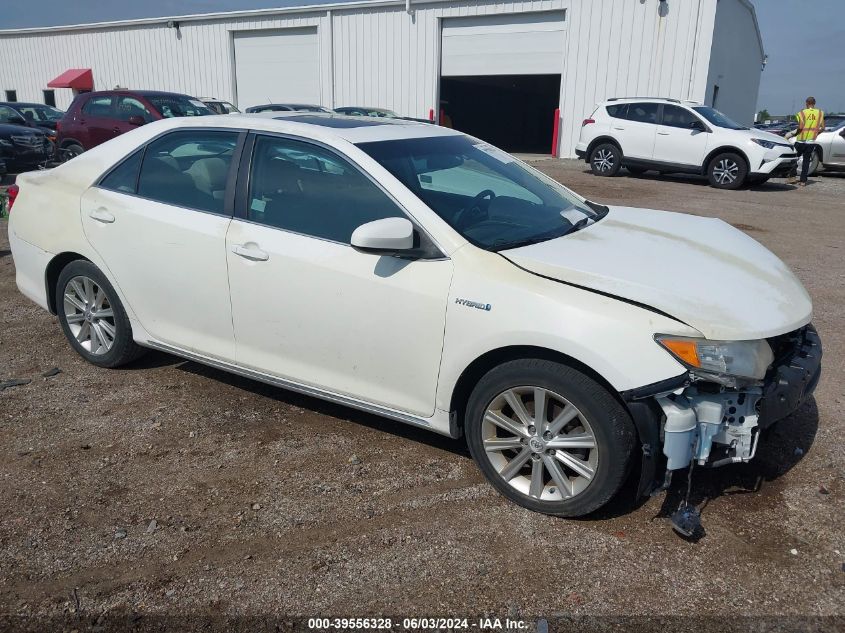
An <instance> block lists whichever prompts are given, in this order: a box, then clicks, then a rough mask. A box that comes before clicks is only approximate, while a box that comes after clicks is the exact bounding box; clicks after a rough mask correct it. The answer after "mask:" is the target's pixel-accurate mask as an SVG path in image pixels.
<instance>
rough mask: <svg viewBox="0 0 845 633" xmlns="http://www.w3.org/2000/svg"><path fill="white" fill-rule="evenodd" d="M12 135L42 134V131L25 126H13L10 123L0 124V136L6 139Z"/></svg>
mask: <svg viewBox="0 0 845 633" xmlns="http://www.w3.org/2000/svg"><path fill="white" fill-rule="evenodd" d="M12 134H40V135H43V134H44V130H39V129H36V128H32V127H27V126H25V125H14V124H11V123H0V135H2V136H3V137H4V138H8V137H9V136H10V135H12Z"/></svg>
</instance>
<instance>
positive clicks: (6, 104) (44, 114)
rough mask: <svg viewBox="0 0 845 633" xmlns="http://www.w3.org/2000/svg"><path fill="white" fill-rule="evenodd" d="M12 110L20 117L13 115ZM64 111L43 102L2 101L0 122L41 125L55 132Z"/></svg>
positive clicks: (40, 126)
mask: <svg viewBox="0 0 845 633" xmlns="http://www.w3.org/2000/svg"><path fill="white" fill-rule="evenodd" d="M9 110H12V111H13V112H14V113H15V114H17V115H18V116H19V117H20V118H16V117H11V113H10V112H9ZM64 114H65V113H64V112H62V111H61V110H59V109H58V108H54V107H53V106H48V105H45V104H43V103H25V102H19V101H3V102H0V123H13V124H15V125H26V126H28V127H39V128H43V129H45V130H50V131H53V132H55V130H56V123H57V122H58V121H59V120H60V119H61V118H62V117H63V116H64ZM10 119H11V120H10Z"/></svg>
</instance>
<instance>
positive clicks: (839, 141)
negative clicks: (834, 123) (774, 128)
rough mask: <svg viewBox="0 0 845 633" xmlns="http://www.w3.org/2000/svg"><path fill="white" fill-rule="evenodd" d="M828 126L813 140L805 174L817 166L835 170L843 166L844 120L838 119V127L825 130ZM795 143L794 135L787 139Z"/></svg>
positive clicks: (816, 169)
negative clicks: (813, 148)
mask: <svg viewBox="0 0 845 633" xmlns="http://www.w3.org/2000/svg"><path fill="white" fill-rule="evenodd" d="M828 128H829V126H827V125H825V128H824V129H825V130H826V131H825V132H822V133H821V134H819V135H818V136H817V137H816V140H815V141H813V145H815V151H814V152H813V155H812V159H811V162H810V166H809V168H808V169H807V174H809V175H810V176H812V175H813V174H815V173H816V172H817V171H818V170H819V167H820V166H821V167H824V169H826V170H831V171H836V170H841V169H843V168H845V120H840V121H839V127H837V128H835V129H833V130H829V131H827V130H828ZM789 142H790V143H795V137H794V136H793V137H792V138H790V139H789Z"/></svg>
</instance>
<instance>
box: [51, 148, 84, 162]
mask: <svg viewBox="0 0 845 633" xmlns="http://www.w3.org/2000/svg"><path fill="white" fill-rule="evenodd" d="M84 151H85V148H84V147H82V145H79V144H78V143H70V144H68V145H65V146H64V147H62V148H61V149H60V150H59V151H58V156H57V158H58V160H59V161H60V162H62V163H66V162H67V161H69V160H70V159H72V158H76V157H77V156H79V155H80V154H82V153H83V152H84Z"/></svg>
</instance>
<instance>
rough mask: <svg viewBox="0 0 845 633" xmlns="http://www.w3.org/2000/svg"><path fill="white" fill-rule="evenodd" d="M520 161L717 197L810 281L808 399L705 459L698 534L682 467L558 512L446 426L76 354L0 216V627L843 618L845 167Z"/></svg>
mask: <svg viewBox="0 0 845 633" xmlns="http://www.w3.org/2000/svg"><path fill="white" fill-rule="evenodd" d="M537 165H538V166H540V167H541V168H542V169H543V170H545V171H547V172H548V173H550V174H551V175H552V176H554V177H555V178H558V179H559V180H561V181H563V182H565V183H566V184H568V185H570V186H572V187H573V188H575V189H576V190H578V191H580V192H581V193H582V194H585V195H587V196H588V197H590V198H592V199H594V200H597V201H600V202H605V203H618V204H626V205H632V206H642V207H653V208H665V209H675V210H680V211H685V212H689V213H694V214H699V215H708V216H716V217H720V218H723V219H724V220H726V221H728V222H730V223H732V224H734V225H735V226H737V227H739V228H740V229H742V230H744V231H746V232H748V233H749V234H750V235H751V236H752V237H754V238H755V239H757V240H759V241H761V242H762V243H763V244H765V245H766V246H768V247H769V248H771V249H772V250H773V251H774V252H775V253H777V254H778V255H779V256H780V257H782V258H783V259H784V260H785V261H786V262H787V263H789V264H790V265H791V266H792V268H793V269H794V270H795V271H796V273H797V275H798V276H799V277H800V278H801V280H802V281H803V282H804V284H806V286H807V288H808V290H809V292H810V294H811V295H812V297H813V300H814V302H815V308H816V316H815V323H816V325H817V327H818V330H819V332H820V334H821V336H822V339H823V342H824V345H825V359H826V360H825V373H824V375H823V377H822V380H821V384H820V386H819V388H818V390H817V392H816V399H815V403H813V402H810V403H808V404H806V405H805V406H804V408H803V409H802V410H801V411H799V412H798V413H797V414H796V415H794V416H793V417H791V418H789V419H787V420H785V421H784V422H782V423H780V424H779V425H778V426H777V427H776V428H775V429H774V430H773V431H772V432H771V433H769V434H768V435H767V436H765V437H764V439H763V440H761V445H760V448H759V451H758V458H757V460H756V462H755V463H753V464H752V465H747V466H737V467H730V468H725V469H722V470H718V471H709V472H699V473H698V474H697V476H696V479H695V482H694V489H693V496H694V499H695V501H696V502H698V503H699V504H702V505H703V521H704V525H705V528H706V531H707V534H706V536H705V537H704V538H703V539H701V540H699V541H698V542H697V543H689V542H686V541H684V540H682V539H680V538H679V537H678V536H676V535H675V534H674V533H673V532H672V531H671V529H670V528H669V523H668V521H667V519H666V518H665V510H666V509H667V508H669V509H672V510H673V509H674V505H673V504H676V503H677V500H678V494H679V493H680V489H681V487H682V486H681V483H682V482H681V481H680V478H679V480H678V481H676V485H675V486H674V487H673V490H672V491H671V492H670V500H669V501H664V498H662V497H658V498H653V499H650V500H648V501H646V502H641V503H639V504H634V503H633V502H632V500H631V490H630V488H629V489H628V490H626V491H624V492H623V494H622V495H621V496H620V498H619V499H617V500H616V501H615V502H614V503H613V504H612V505H611V507H610V508H608V509H606V510H605V511H602V512H601V513H600V514H599V515H597V516H594V517H590V518H588V519H585V520H577V521H567V520H559V519H553V518H549V517H545V516H541V515H538V514H532V513H530V512H527V511H524V510H522V509H520V508H518V507H517V506H515V505H512V504H510V503H508V502H507V501H505V500H504V499H503V498H502V497H500V496H498V495H497V494H496V493H495V492H494V491H493V490H492V488H490V487H489V486H488V485H487V484H486V483H485V482H484V481H483V479H482V477H481V475H480V473H479V472H478V470H476V468H475V466H474V465H473V462H472V461H471V459H470V457H469V455H468V453H467V451H466V450H465V448H464V446H463V445H462V443H461V442H459V441H452V440H448V439H445V438H441V437H438V436H434V435H430V434H427V433H425V432H423V431H420V430H416V429H413V428H408V427H404V426H400V425H398V424H395V423H392V422H389V421H385V420H382V419H379V418H376V417H373V416H369V415H365V414H361V413H357V412H355V411H352V410H349V409H345V408H342V407H339V406H334V405H329V404H325V403H322V402H320V401H317V400H314V399H311V398H306V397H302V396H298V395H294V394H291V393H288V392H285V391H282V390H278V389H273V388H270V387H266V386H263V385H261V384H258V383H255V382H251V381H249V380H245V379H241V378H237V377H233V376H230V375H227V374H225V373H222V372H220V371H216V370H212V369H207V368H204V367H202V366H200V365H197V364H195V363H191V362H183V361H180V360H178V359H176V358H174V357H171V356H167V355H164V354H159V353H150V354H149V355H148V356H146V357H145V358H144V359H142V360H141V361H140V362H138V363H137V364H135V365H133V366H130V367H129V368H126V369H123V370H112V371H110V370H102V369H98V368H96V367H93V366H91V365H88V364H86V363H85V362H83V361H82V360H81V359H80V358H79V357H78V356H76V354H74V353H73V352H72V351H71V349H70V347H69V346H68V345H67V344H66V343H65V341H64V338H63V337H62V334H61V331H60V329H59V326H58V323H57V321H56V319H55V318H54V317H52V316H50V315H48V314H46V313H44V312H42V311H41V310H40V309H39V308H38V307H36V306H35V305H33V304H31V303H30V302H29V301H27V300H26V299H24V298H23V297H22V296H21V295H20V294H19V293H18V292H17V290H16V288H15V284H14V265H13V263H12V258H11V256H10V254H9V250H8V242H7V240H6V223H5V221H0V380H5V379H9V378H20V379H31V380H32V382H31V383H30V384H27V385H24V386H17V387H12V388H8V389H5V390H3V391H0V476H1V477H2V482H3V483H2V487H0V515H2V519H1V520H0V630H2V629H4V628H7V629H10V628H19V627H28V628H31V629H33V630H47V629H48V628H52V627H58V626H59V624H60V622H61V623H63V627H64V628H65V629H66V630H70V629H72V628H77V629H79V630H87V629H88V628H89V627H92V626H93V627H94V628H95V629H99V630H103V629H112V628H123V627H129V626H137V627H143V626H147V627H150V628H158V627H161V628H162V629H163V628H165V627H167V628H169V629H170V630H173V629H178V628H181V627H187V626H189V625H191V626H195V625H199V624H200V623H202V622H205V625H207V626H209V627H214V626H217V625H215V624H214V623H215V622H219V621H218V620H215V618H218V617H231V618H233V619H232V620H230V621H229V624H228V625H227V626H229V627H232V626H235V624H238V623H240V624H241V625H243V624H244V623H246V626H247V627H252V630H256V629H257V628H261V627H262V626H263V627H266V630H271V629H272V628H273V627H280V628H285V627H287V626H290V625H289V624H286V622H288V620H289V619H290V618H294V617H297V616H305V617H308V616H316V615H321V616H325V615H332V616H341V617H343V616H362V615H378V614H383V615H390V616H393V617H394V618H401V617H404V616H410V615H426V616H458V615H460V616H473V617H474V616H479V615H482V614H489V615H494V616H498V617H501V618H504V617H506V616H510V617H511V618H515V617H521V618H525V619H526V620H527V621H528V622H529V624H530V626H531V627H532V628H533V627H534V626H535V623H536V621H537V618H546V619H547V620H548V622H549V624H548V625H546V624H545V623H544V622H542V621H541V622H540V624H539V625H537V630H545V628H544V627H550V630H554V629H556V628H557V629H561V628H562V627H563V625H564V624H565V623H561V622H558V621H556V618H558V617H562V616H567V617H574V618H578V617H579V616H654V615H665V616H675V618H676V619H674V620H670V621H669V624H665V623H664V624H665V625H666V626H671V627H672V628H678V627H679V626H683V627H684V628H685V629H687V630H689V629H691V628H692V629H696V628H699V627H700V626H703V625H704V623H706V624H707V625H708V626H707V628H713V627H716V626H720V627H724V628H734V629H735V630H752V629H753V630H772V629H784V630H785V629H787V628H788V629H789V630H825V631H830V630H835V629H837V627H838V628H839V629H842V628H843V627H845V619H843V616H845V606H844V605H845V563H843V561H845V534H843V525H845V511H843V509H844V508H845V503H843V500H845V459H843V458H845V450H844V449H843V440H842V438H843V437H845V387H843V378H845V366H843V360H842V359H843V357H845V337H843V335H842V332H843V330H845V314H844V313H843V306H845V202H843V201H845V177H839V178H837V177H825V178H823V179H816V181H815V182H814V183H813V184H812V185H811V186H809V187H807V188H806V189H805V190H799V189H797V188H794V187H790V186H787V185H785V184H783V183H782V181H781V182H780V183H778V184H769V185H763V186H759V187H755V188H753V189H746V190H742V191H737V192H725V191H717V190H714V189H712V188H710V187H707V186H706V185H705V184H704V183H703V181H700V180H697V179H691V178H658V177H656V176H655V177H643V178H632V177H617V178H612V179H601V178H596V177H594V176H592V175H589V174H587V173H585V170H584V165H583V163H576V162H574V161H555V160H547V161H542V162H538V163H537ZM643 256H644V257H647V256H648V254H647V253H643ZM695 274H696V273H693V272H692V271H691V278H690V283H695V277H694V275H695ZM697 274H706V271H702V272H698V273H697ZM54 367H58V368H60V369H61V373H59V374H57V375H55V376H52V377H48V378H44V377H42V373H43V372H47V371H48V370H50V369H52V368H54ZM741 616H749V617H750V618H752V619H746V620H742V619H740V617H741ZM830 616H836V617H830ZM762 617H766V618H771V619H769V620H766V624H765V627H769V628H765V627H763V625H762V624H760V622H761V621H760V620H759V618H762ZM702 618H703V619H702ZM569 623H570V624H573V623H577V624H578V625H579V626H582V627H587V628H589V626H590V625H592V626H594V627H597V628H596V630H599V629H602V628H606V627H609V626H610V625H611V624H615V625H617V626H619V627H620V628H619V629H618V630H634V629H637V628H638V627H640V628H641V627H643V626H645V625H646V624H647V621H646V620H642V619H624V618H623V619H621V620H615V621H612V620H610V619H601V618H598V619H586V620H582V619H578V620H576V621H569ZM259 624H260V626H259ZM470 624H472V621H471V622H470ZM219 626H221V627H222V626H224V625H219ZM297 626H300V627H304V626H305V624H304V623H303V624H299V625H297ZM656 628H657V629H659V628H660V626H657V627H656ZM261 630H265V629H264V628H262V629H261ZM396 630H402V629H401V628H400V627H396Z"/></svg>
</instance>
